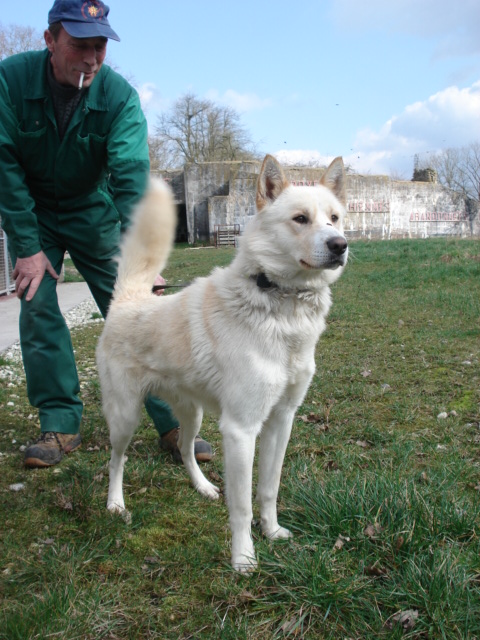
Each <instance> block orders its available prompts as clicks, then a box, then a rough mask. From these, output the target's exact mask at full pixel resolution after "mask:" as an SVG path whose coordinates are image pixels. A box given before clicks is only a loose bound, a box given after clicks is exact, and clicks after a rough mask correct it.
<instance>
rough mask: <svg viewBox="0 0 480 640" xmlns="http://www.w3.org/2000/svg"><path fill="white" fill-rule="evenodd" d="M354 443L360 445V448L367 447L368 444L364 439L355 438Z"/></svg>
mask: <svg viewBox="0 0 480 640" xmlns="http://www.w3.org/2000/svg"><path fill="white" fill-rule="evenodd" d="M355 444H356V445H357V447H362V449H368V447H369V446H370V445H369V444H368V442H367V441H366V440H356V442H355Z"/></svg>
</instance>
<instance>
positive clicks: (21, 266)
mask: <svg viewBox="0 0 480 640" xmlns="http://www.w3.org/2000/svg"><path fill="white" fill-rule="evenodd" d="M45 271H48V273H49V274H50V275H51V276H52V278H54V279H55V280H58V275H57V273H56V272H55V269H54V268H53V267H52V264H51V262H50V260H49V259H48V258H47V256H46V255H45V254H44V253H43V251H39V252H38V253H35V254H34V255H33V256H29V257H28V258H17V262H16V263H15V269H14V270H13V274H12V275H13V278H14V280H15V291H16V293H17V298H22V297H23V294H24V293H25V291H26V289H28V293H27V295H26V297H25V300H26V301H27V302H30V300H31V299H32V298H33V296H34V295H35V294H36V293H37V289H38V287H39V286H40V283H41V281H42V279H43V276H44V275H45Z"/></svg>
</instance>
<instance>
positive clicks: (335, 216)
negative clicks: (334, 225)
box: [331, 213, 338, 222]
mask: <svg viewBox="0 0 480 640" xmlns="http://www.w3.org/2000/svg"><path fill="white" fill-rule="evenodd" d="M331 219H332V222H338V216H337V215H336V214H335V213H334V214H333V215H332V218H331Z"/></svg>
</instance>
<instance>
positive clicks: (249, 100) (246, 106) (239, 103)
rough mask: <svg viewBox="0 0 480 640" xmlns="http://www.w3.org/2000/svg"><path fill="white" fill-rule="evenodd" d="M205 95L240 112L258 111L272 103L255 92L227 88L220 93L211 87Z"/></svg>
mask: <svg viewBox="0 0 480 640" xmlns="http://www.w3.org/2000/svg"><path fill="white" fill-rule="evenodd" d="M205 97H206V98H207V99H208V100H212V101H213V102H220V103H222V104H224V105H226V106H228V107H231V108H232V109H235V111H238V112H240V113H246V112H247V111H259V110H261V109H266V108H268V107H270V106H271V105H272V101H271V100H270V99H269V98H260V96H257V95H256V94H255V93H238V92H237V91H234V90H233V89H227V91H225V93H223V94H220V93H219V92H218V91H217V90H216V89H212V90H210V91H208V92H207V94H206V96H205Z"/></svg>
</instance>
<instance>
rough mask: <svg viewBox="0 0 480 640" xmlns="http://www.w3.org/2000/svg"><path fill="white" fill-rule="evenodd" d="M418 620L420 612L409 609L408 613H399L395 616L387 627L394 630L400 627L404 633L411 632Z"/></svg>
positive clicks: (387, 623)
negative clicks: (395, 627)
mask: <svg viewBox="0 0 480 640" xmlns="http://www.w3.org/2000/svg"><path fill="white" fill-rule="evenodd" d="M417 619H418V611H414V610H413V609H408V610H407V611H399V612H398V613H396V614H395V615H394V616H392V617H391V618H390V619H389V620H387V622H386V623H385V626H386V627H387V628H388V629H393V627H394V626H397V625H398V626H400V627H402V629H403V630H404V631H410V630H411V629H413V627H414V626H415V623H416V621H417Z"/></svg>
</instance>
